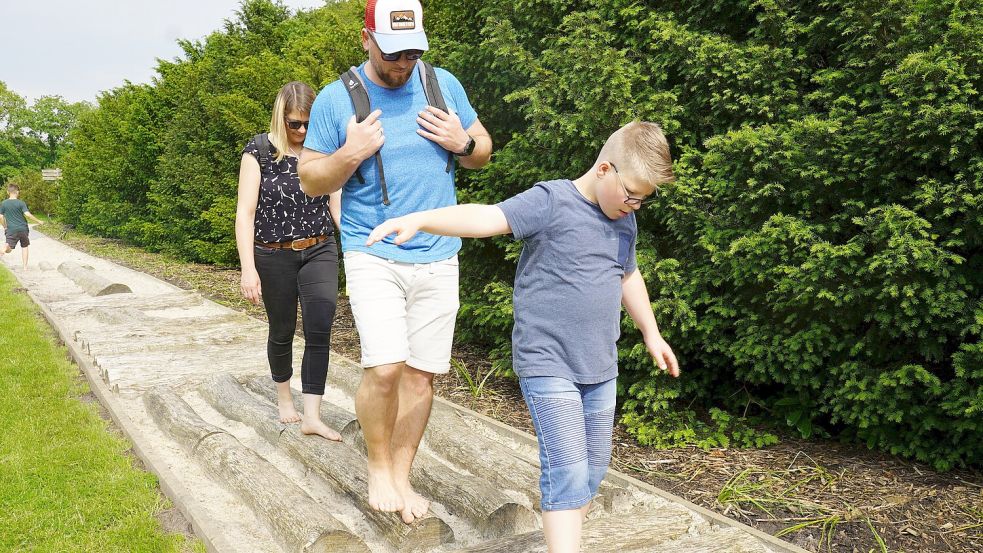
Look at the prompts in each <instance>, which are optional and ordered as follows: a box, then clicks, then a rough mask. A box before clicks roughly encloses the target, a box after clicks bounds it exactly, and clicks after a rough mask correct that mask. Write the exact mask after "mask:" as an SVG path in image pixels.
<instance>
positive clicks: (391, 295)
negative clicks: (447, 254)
mask: <svg viewBox="0 0 983 553" xmlns="http://www.w3.org/2000/svg"><path fill="white" fill-rule="evenodd" d="M345 281H346V283H347V285H348V296H349V299H350V301H351V306H352V315H354V317H355V326H356V327H357V328H358V336H359V339H360V341H361V344H362V367H364V368H369V367H378V366H379V365H388V364H392V363H401V362H406V364H407V365H409V366H411V367H413V368H415V369H419V370H421V371H426V372H429V373H437V374H443V373H446V372H447V371H449V370H450V358H451V344H452V343H453V341H454V323H455V321H456V319H457V309H458V307H460V300H459V298H458V261H457V256H456V255H455V256H454V257H452V258H450V259H445V260H443V261H437V262H434V263H399V262H396V261H390V260H388V259H383V258H381V257H376V256H374V255H371V254H368V253H365V252H345Z"/></svg>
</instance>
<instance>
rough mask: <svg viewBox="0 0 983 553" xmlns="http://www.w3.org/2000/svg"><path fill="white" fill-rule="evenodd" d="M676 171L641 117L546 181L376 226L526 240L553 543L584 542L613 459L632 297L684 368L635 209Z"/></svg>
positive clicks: (667, 365)
mask: <svg viewBox="0 0 983 553" xmlns="http://www.w3.org/2000/svg"><path fill="white" fill-rule="evenodd" d="M673 178H674V177H673V174H672V160H671V158H670V156H669V146H668V144H667V143H666V139H665V136H664V135H663V134H662V130H661V129H660V128H659V126H658V125H656V124H654V123H647V122H638V121H636V122H632V123H629V124H628V125H625V126H624V127H622V128H620V129H618V130H617V131H616V132H615V133H614V134H612V135H611V136H610V137H609V138H608V140H607V142H606V143H605V145H604V147H603V148H602V149H601V153H600V155H599V156H598V158H597V161H596V162H595V163H594V166H593V167H592V168H591V170H590V171H588V172H587V173H586V174H584V175H583V176H581V177H580V178H578V179H577V180H574V181H570V180H556V181H549V182H541V183H538V184H536V185H535V186H534V187H533V188H531V189H529V190H527V191H525V192H522V193H520V194H518V195H516V196H514V197H512V198H509V199H507V200H505V201H503V202H501V203H499V204H497V205H477V204H469V205H460V206H453V207H445V208H441V209H435V210H430V211H423V212H418V213H413V214H409V215H406V216H403V217H399V218H396V219H390V220H388V221H386V222H385V223H383V224H381V225H379V226H378V227H377V228H376V229H375V230H373V231H372V233H371V234H370V235H369V239H368V242H367V243H368V244H369V245H371V244H374V243H376V242H388V243H391V244H393V245H397V246H398V245H400V244H403V243H405V242H406V241H408V240H410V239H411V238H412V237H413V236H414V235H415V234H416V233H417V232H418V231H423V232H427V233H430V234H437V235H446V236H460V237H471V238H480V237H487V236H494V235H499V234H512V235H513V236H514V237H515V238H516V239H517V240H523V241H524V245H523V249H522V254H521V256H520V257H519V264H518V268H517V271H516V276H515V291H514V297H513V305H514V314H515V315H514V316H515V326H514V327H513V331H512V357H513V359H512V361H513V367H514V368H515V372H516V374H517V375H518V376H519V385H520V388H521V389H522V395H523V397H524V398H525V400H526V405H527V406H528V407H529V413H530V415H531V416H532V420H533V425H534V426H535V428H536V437H537V439H538V441H539V457H540V464H541V467H542V475H541V477H540V490H541V491H542V509H543V531H544V534H545V536H546V543H547V546H548V547H549V551H550V553H567V552H578V551H580V535H581V528H582V524H583V519H584V517H585V516H586V514H587V511H588V508H589V505H590V501H591V499H592V498H593V497H594V495H596V494H597V489H598V486H599V485H600V483H601V480H602V479H603V478H604V474H605V473H606V472H607V467H608V464H609V463H610V459H611V436H612V429H613V426H614V412H615V401H616V384H615V382H616V378H617V375H618V364H617V360H618V354H617V346H616V342H617V340H618V337H619V335H620V321H621V305H622V304H623V305H624V306H625V308H626V309H627V310H628V314H629V315H630V316H631V318H632V319H633V320H634V321H635V324H636V325H637V326H638V328H639V330H640V331H641V332H642V336H643V338H644V341H645V346H646V348H647V349H648V351H649V353H650V355H651V356H652V358H653V359H654V360H655V362H656V363H657V364H658V365H659V367H660V368H662V369H663V370H667V371H669V373H670V374H671V375H672V376H679V364H678V362H677V361H676V357H675V355H674V354H673V352H672V349H671V348H670V347H669V344H667V343H666V341H665V340H664V339H663V338H662V335H661V334H660V332H659V328H658V325H657V324H656V321H655V315H654V314H653V312H652V305H651V303H650V301H649V297H648V291H647V290H646V288H645V281H644V280H643V278H642V274H641V273H640V272H639V270H638V267H637V265H636V262H635V239H636V236H637V232H638V231H637V227H636V223H635V210H637V209H639V208H640V207H641V206H642V204H643V203H644V201H645V198H647V197H648V196H649V195H651V194H652V193H654V192H655V191H656V190H657V189H658V186H659V185H661V184H663V183H666V182H671V181H672V180H673ZM394 233H395V234H396V237H395V238H394V239H391V240H390V239H389V238H388V237H389V236H390V235H392V234H394Z"/></svg>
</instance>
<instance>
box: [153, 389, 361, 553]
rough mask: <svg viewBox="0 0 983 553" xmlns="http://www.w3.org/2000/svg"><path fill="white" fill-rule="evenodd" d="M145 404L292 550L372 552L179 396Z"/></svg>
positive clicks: (156, 397)
mask: <svg viewBox="0 0 983 553" xmlns="http://www.w3.org/2000/svg"><path fill="white" fill-rule="evenodd" d="M144 402H145V403H146V405H147V410H148V411H149V412H150V414H151V415H152V416H153V417H154V420H156V421H157V423H158V424H159V425H160V426H161V428H162V429H163V430H165V431H166V432H167V433H168V434H170V435H171V436H173V437H174V438H175V439H176V440H177V441H178V442H179V443H181V445H182V446H183V447H185V448H186V449H187V450H189V451H190V452H191V456H192V457H194V458H196V459H198V460H199V461H200V462H201V463H202V464H203V465H204V467H205V468H206V469H207V470H208V472H209V473H211V474H212V475H214V476H216V477H218V478H220V479H221V480H222V481H224V482H225V483H226V484H227V485H228V486H229V488H231V489H232V490H233V491H234V492H235V493H236V494H237V495H239V496H240V497H242V498H243V499H244V500H245V501H246V502H247V503H248V504H249V505H250V506H251V507H252V508H253V510H254V511H256V512H257V513H259V514H261V515H262V518H264V519H265V520H266V521H267V522H268V523H269V525H270V527H271V530H272V531H273V533H274V535H276V536H277V538H278V539H280V540H281V541H282V542H283V543H284V544H285V545H286V546H287V548H288V549H289V550H291V551H303V552H305V553H321V552H324V553H328V552H336V551H343V552H346V553H368V552H369V548H368V547H367V546H366V545H365V543H364V542H363V541H362V540H361V539H360V538H358V537H357V536H355V535H354V534H352V533H351V532H349V531H348V529H347V528H346V527H345V526H344V525H343V524H342V523H341V522H339V521H338V520H337V519H335V518H334V517H333V516H331V515H330V514H329V513H328V512H327V511H326V510H325V509H324V507H323V506H320V505H318V504H317V503H316V502H315V501H314V500H313V499H312V498H311V497H310V496H309V495H307V493H306V492H304V490H302V489H301V488H300V487H299V486H297V485H296V484H295V483H293V481H291V480H290V479H289V478H288V477H287V476H286V475H284V474H283V473H282V472H280V471H279V470H277V468H276V467H274V466H273V465H272V464H271V463H270V462H269V461H267V460H266V459H264V458H262V457H260V456H259V455H257V454H256V453H255V452H254V451H253V450H251V449H249V448H248V447H246V446H244V445H242V444H241V443H240V442H239V440H237V439H236V438H235V436H232V435H231V434H229V433H227V432H225V431H224V430H222V429H221V428H218V427H217V426H213V425H211V424H209V423H207V422H205V421H204V420H202V418H201V417H199V416H198V414H197V413H195V412H194V410H193V409H192V408H191V406H189V405H188V404H187V403H186V402H185V401H184V400H183V399H181V398H180V397H178V396H177V394H175V393H174V392H171V391H167V390H160V389H157V390H152V391H150V392H148V393H147V394H146V395H145V396H144Z"/></svg>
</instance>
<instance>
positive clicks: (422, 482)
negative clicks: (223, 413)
mask: <svg viewBox="0 0 983 553" xmlns="http://www.w3.org/2000/svg"><path fill="white" fill-rule="evenodd" d="M244 386H245V387H246V388H248V389H249V390H251V391H253V392H255V393H257V394H258V395H260V396H261V397H264V398H266V399H267V400H268V401H270V402H271V403H274V404H275V403H276V401H277V400H276V390H274V387H273V384H272V381H271V380H270V378H268V377H259V378H247V379H246V381H245V383H244ZM302 403H303V402H302V401H301V399H300V398H299V397H297V394H294V405H295V406H296V407H297V409H298V410H302V409H303V405H302ZM321 420H322V421H324V423H325V424H327V425H328V426H330V427H331V428H335V429H338V430H339V433H340V434H341V436H342V440H344V442H345V443H346V444H348V445H351V446H352V447H354V448H356V449H357V450H358V451H359V452H360V453H362V454H363V455H364V454H365V440H364V438H363V436H362V432H361V428H360V427H359V424H358V419H356V417H355V415H354V414H353V413H351V412H350V411H346V410H345V409H342V408H341V407H338V406H337V405H334V404H332V403H330V402H327V401H322V402H321ZM475 463H476V464H478V463H480V461H478V460H475ZM489 470H497V468H496V467H489ZM410 482H411V483H412V484H413V487H414V488H415V489H416V490H417V491H418V492H421V493H423V494H424V495H426V496H428V497H430V498H431V499H434V500H435V501H437V502H438V503H440V504H441V505H443V506H444V508H446V509H447V511H448V512H449V513H450V514H452V515H454V516H457V517H461V518H463V519H464V520H466V521H468V522H470V523H471V524H473V525H474V526H475V527H476V528H477V529H478V531H479V532H480V533H481V535H482V536H484V537H486V538H497V537H499V536H511V535H513V534H517V533H521V532H527V531H530V530H534V529H536V528H538V527H539V523H538V521H537V519H536V514H535V513H533V511H532V510H531V509H529V508H528V507H526V506H524V505H522V504H520V503H518V502H516V501H514V500H512V499H510V498H509V497H508V496H507V495H505V494H504V493H502V491H501V490H499V489H497V488H495V487H493V486H492V485H491V484H489V482H488V481H487V480H485V479H483V478H479V477H476V476H472V475H470V474H462V473H460V472H458V471H455V470H454V469H452V468H450V467H448V466H447V465H444V464H443V463H441V462H440V461H438V460H437V459H435V458H434V457H433V456H432V455H431V454H430V453H427V452H426V451H418V452H417V454H416V459H415V460H414V462H413V468H412V471H411V472H410Z"/></svg>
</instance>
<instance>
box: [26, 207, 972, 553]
mask: <svg viewBox="0 0 983 553" xmlns="http://www.w3.org/2000/svg"><path fill="white" fill-rule="evenodd" d="M44 230H45V231H46V232H47V233H48V234H49V235H51V236H59V235H60V234H61V235H63V236H60V237H59V238H60V240H62V241H63V242H65V243H66V244H69V245H71V246H73V247H75V248H78V249H80V250H82V251H86V252H88V253H91V254H93V255H97V256H99V257H103V258H106V259H110V260H112V261H114V262H116V263H119V264H121V265H125V266H128V267H130V268H132V269H136V270H139V271H142V272H145V273H148V274H151V275H153V276H155V277H158V278H161V279H163V280H167V281H169V282H171V283H173V284H175V285H177V286H179V287H181V288H184V289H189V290H196V291H198V292H199V293H201V294H202V295H204V296H206V297H208V298H210V299H212V300H214V301H217V302H218V303H222V304H224V305H227V306H229V307H232V308H234V309H238V310H241V311H244V312H246V313H248V314H250V315H252V316H254V317H257V318H259V319H263V320H265V317H266V315H265V313H264V311H263V309H262V308H261V307H257V306H253V305H251V304H249V303H248V302H246V301H245V300H244V299H242V297H241V296H240V294H239V271H238V269H235V268H222V267H215V266H212V265H202V264H195V263H187V262H183V261H177V260H174V259H170V258H168V257H166V256H164V255H161V254H155V253H148V252H146V251H144V250H141V249H139V248H136V247H132V246H126V245H124V244H122V243H120V242H119V241H117V240H107V239H102V238H94V237H91V236H87V235H83V234H81V233H78V232H75V231H72V230H68V231H65V229H64V228H62V227H60V226H59V225H58V224H57V223H54V222H53V223H51V224H50V225H46V228H45V229H44ZM332 349H333V350H334V351H336V352H338V353H340V354H342V355H345V356H346V357H349V358H351V359H355V360H357V359H358V358H359V346H358V333H357V332H356V330H355V324H354V320H353V319H352V316H351V311H350V309H349V307H348V301H347V298H345V297H344V296H343V295H342V296H341V297H339V301H338V311H337V318H336V320H335V325H334V329H333V331H332ZM454 359H455V360H456V361H458V362H460V363H459V364H457V365H458V366H457V367H456V368H455V369H453V370H452V371H451V373H450V374H449V375H447V376H446V377H440V378H438V379H437V380H436V382H435V385H436V391H437V394H438V395H440V396H442V397H445V398H447V399H450V400H451V401H454V402H456V403H458V404H460V405H464V406H466V407H469V408H471V409H474V410H475V411H478V412H480V413H483V414H485V415H488V416H490V417H492V418H495V419H497V420H499V421H502V422H504V423H506V424H509V425H511V426H513V427H516V428H520V429H523V430H526V431H528V432H532V425H531V423H530V421H529V416H528V413H527V411H526V408H525V404H524V403H523V401H522V396H521V395H520V394H519V391H518V384H517V382H516V381H514V380H512V379H507V378H496V377H492V378H489V379H488V381H487V382H486V383H485V385H484V386H483V387H482V388H481V389H480V390H477V389H476V387H477V386H476V385H475V384H477V383H478V382H480V381H481V379H482V378H483V377H484V375H485V374H487V371H488V370H490V366H491V363H490V361H489V359H488V355H487V352H485V351H482V350H480V349H478V348H475V347H472V346H467V345H460V346H458V347H456V348H455V351H454ZM463 371H467V372H468V373H469V374H470V376H471V381H473V382H474V384H472V383H470V382H469V380H468V379H467V378H465V377H464V376H463V373H462V372H463ZM612 466H613V467H614V468H616V469H617V470H619V471H622V472H624V473H626V474H629V475H631V476H634V477H636V478H638V479H640V480H643V481H645V482H648V483H650V484H652V485H655V486H657V487H659V488H662V489H664V490H667V491H669V492H671V493H674V494H676V495H679V496H681V497H683V498H685V499H687V500H689V501H692V502H693V503H696V504H698V505H701V506H704V507H706V508H708V509H712V510H714V511H717V512H720V513H722V514H724V515H726V516H729V517H731V518H734V519H737V520H739V521H741V522H744V523H746V524H749V525H751V526H754V527H756V528H758V529H760V530H762V531H765V532H768V533H770V534H773V535H779V536H781V537H782V538H783V539H785V540H788V541H791V542H793V543H795V544H797V545H799V546H801V547H803V548H805V549H807V550H810V551H822V552H827V551H829V552H837V553H839V552H847V553H853V552H863V553H866V552H870V551H874V552H888V551H890V552H895V551H904V552H936V551H958V552H967V553H969V552H974V553H979V552H983V471H952V472H948V473H944V474H940V473H937V472H935V471H933V470H932V469H931V468H930V467H927V466H925V465H921V464H918V463H913V462H910V461H906V460H902V459H898V458H894V457H891V456H888V455H884V454H880V453H877V452H872V451H869V450H867V449H865V448H862V447H860V446H856V445H849V444H841V443H838V442H834V441H826V440H810V441H806V440H801V439H796V438H792V437H785V438H784V439H783V440H782V442H781V443H780V444H779V445H775V446H771V447H767V448H762V449H711V450H709V451H703V450H701V449H696V448H684V449H672V450H656V449H653V448H650V447H644V446H641V445H639V444H638V443H637V442H635V441H634V440H633V439H632V438H631V437H630V436H629V435H628V434H627V433H626V432H625V431H624V429H623V428H616V430H615V438H614V455H613V460H612Z"/></svg>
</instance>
